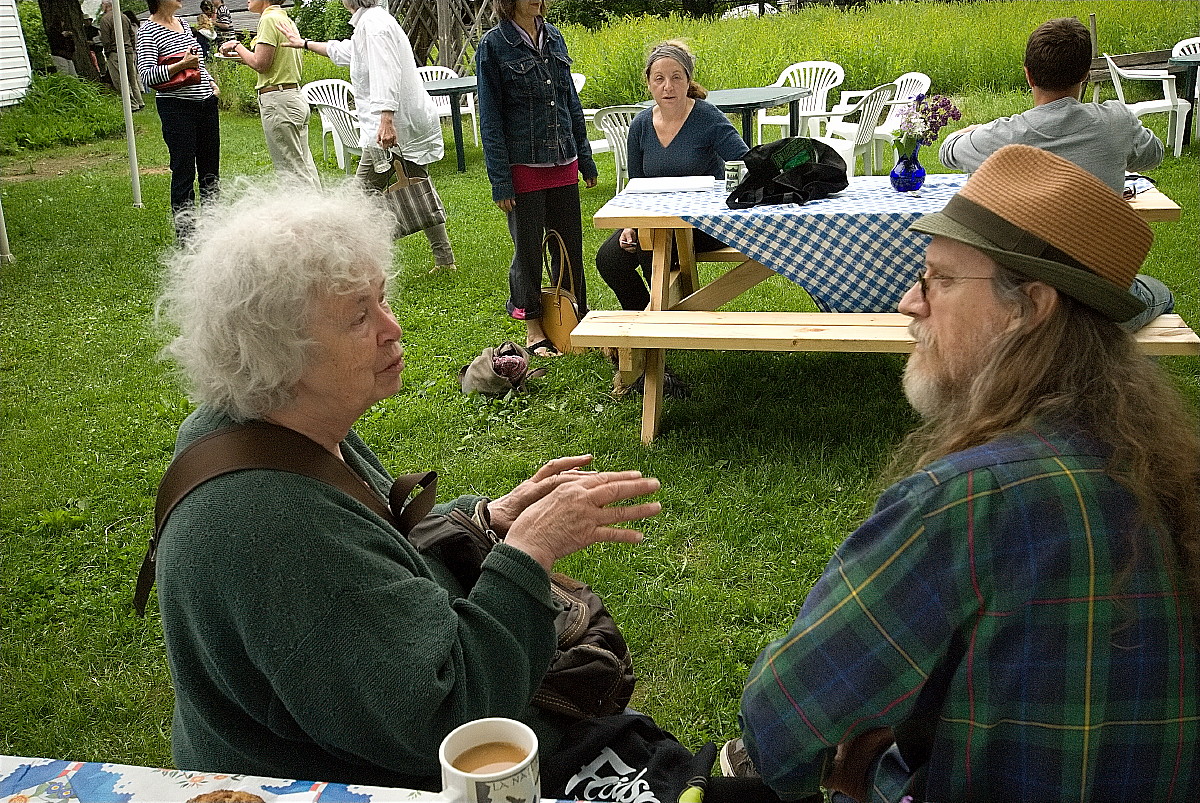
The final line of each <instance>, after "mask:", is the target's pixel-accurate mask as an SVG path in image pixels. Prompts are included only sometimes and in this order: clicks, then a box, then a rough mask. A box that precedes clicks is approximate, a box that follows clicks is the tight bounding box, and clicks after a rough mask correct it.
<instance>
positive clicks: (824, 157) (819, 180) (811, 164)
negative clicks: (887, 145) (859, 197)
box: [725, 137, 850, 209]
mask: <svg viewBox="0 0 1200 803" xmlns="http://www.w3.org/2000/svg"><path fill="white" fill-rule="evenodd" d="M745 162H746V177H745V178H743V179H742V180H741V182H740V183H739V184H738V185H737V186H736V187H734V189H733V192H731V193H729V197H728V198H727V199H726V200H725V205H726V206H728V207H729V208H730V209H749V208H750V207H752V206H762V205H766V204H803V203H806V202H808V201H815V200H817V199H818V198H824V197H826V196H829V195H833V194H834V193H835V192H841V191H842V190H844V189H846V187H848V186H850V181H849V179H847V178H846V162H845V161H844V160H843V159H842V157H841V156H839V155H838V152H837V151H835V150H834V149H833V148H831V147H829V146H828V145H826V144H825V143H824V142H819V141H817V140H815V139H809V138H808V137H785V138H784V139H781V140H778V141H776V142H768V143H766V144H765V145H755V146H754V147H753V148H751V149H750V150H749V151H747V152H746V156H745Z"/></svg>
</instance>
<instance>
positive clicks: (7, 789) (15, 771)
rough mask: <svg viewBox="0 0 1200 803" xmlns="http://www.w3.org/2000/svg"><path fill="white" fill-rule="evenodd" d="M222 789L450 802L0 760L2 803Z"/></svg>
mask: <svg viewBox="0 0 1200 803" xmlns="http://www.w3.org/2000/svg"><path fill="white" fill-rule="evenodd" d="M218 789H236V790H238V791H242V792H250V793H251V794H255V795H258V796H259V797H261V798H262V799H263V800H264V801H266V802H267V803H318V801H319V803H393V802H398V801H427V802H428V803H445V800H446V799H445V798H444V797H442V795H440V794H438V793H436V792H421V791H417V790H415V789H395V788H389V787H381V786H357V785H354V784H340V783H323V782H312V781H292V780H285V779H282V778H261V777H256V776H253V775H222V774H219V773H210V772H184V771H182V770H167V769H155V768H152V767H135V766H130V765H128V764H107V763H104V764H101V763H95V762H83V761H62V760H58V759H49V758H21V757H19V756H0V803H73V802H74V801H78V803H184V801H187V800H190V799H191V798H193V797H195V796H196V795H199V794H203V793H204V792H212V791H215V790H218Z"/></svg>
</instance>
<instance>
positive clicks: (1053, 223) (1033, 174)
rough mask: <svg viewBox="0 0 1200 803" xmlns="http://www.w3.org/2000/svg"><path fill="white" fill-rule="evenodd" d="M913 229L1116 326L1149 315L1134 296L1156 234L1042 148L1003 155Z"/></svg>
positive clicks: (1089, 178) (1105, 190)
mask: <svg viewBox="0 0 1200 803" xmlns="http://www.w3.org/2000/svg"><path fill="white" fill-rule="evenodd" d="M909 228H910V229H911V230H913V231H919V232H922V233H924V234H933V235H937V236H941V237H949V238H950V239H952V240H958V241H959V242H962V243H966V244H967V245H969V246H972V247H974V248H978V249H979V250H980V251H983V252H984V253H985V254H987V255H988V256H990V257H991V258H992V259H994V260H996V262H998V263H1000V264H1001V265H1004V266H1005V267H1008V268H1011V269H1012V270H1014V271H1016V272H1017V273H1020V274H1021V275H1022V276H1027V277H1028V278H1030V279H1036V280H1039V281H1042V282H1045V283H1046V284H1048V285H1050V286H1051V287H1054V288H1056V289H1058V290H1059V291H1061V292H1063V293H1066V294H1067V295H1069V296H1071V297H1072V298H1074V299H1075V300H1077V301H1079V302H1080V303H1082V304H1086V305H1087V306H1089V307H1091V308H1092V309H1094V310H1096V311H1097V312H1099V313H1101V314H1102V315H1104V316H1106V317H1107V318H1109V319H1110V320H1113V321H1117V322H1121V321H1127V320H1129V319H1130V318H1132V317H1133V316H1135V315H1137V314H1138V313H1139V312H1141V311H1142V310H1144V309H1145V308H1146V305H1145V304H1144V303H1143V302H1142V301H1141V300H1139V299H1137V298H1135V297H1134V296H1133V295H1131V294H1130V292H1129V288H1130V286H1131V285H1132V284H1133V280H1134V277H1135V276H1137V272H1138V269H1139V268H1141V266H1142V261H1143V260H1144V259H1145V258H1146V253H1147V252H1148V251H1149V250H1150V243H1151V242H1153V240H1154V234H1153V233H1152V232H1151V231H1150V227H1149V226H1148V225H1147V224H1146V222H1145V221H1144V220H1142V219H1141V218H1140V217H1139V216H1138V214H1137V213H1136V212H1134V211H1133V210H1132V209H1131V208H1130V207H1129V203H1128V202H1127V201H1125V199H1123V198H1122V197H1121V196H1120V195H1118V194H1117V193H1115V192H1113V191H1112V189H1111V188H1110V187H1108V185H1106V184H1105V183H1104V182H1102V181H1100V179H1098V178H1096V177H1095V176H1093V175H1092V174H1091V173H1089V172H1087V171H1086V170H1083V169H1082V168H1080V167H1078V166H1076V165H1075V164H1073V163H1071V162H1069V161H1067V160H1066V159H1063V158H1062V157H1059V156H1055V155H1054V154H1052V153H1050V152H1049V151H1044V150H1042V149H1041V148H1033V147H1030V146H1028V145H1007V146H1005V147H1003V148H1001V149H1000V150H998V151H996V152H995V153H993V154H992V155H991V156H990V157H988V159H987V161H985V162H984V163H983V164H982V165H980V167H979V169H978V170H976V171H975V172H974V173H973V174H972V175H971V177H970V178H969V179H968V180H967V183H966V185H965V186H964V187H963V188H962V190H960V191H959V192H958V193H957V194H956V195H955V196H954V197H953V198H951V199H950V202H949V203H948V204H946V207H945V208H944V209H943V210H942V211H941V212H935V213H933V214H931V215H926V216H924V217H922V218H920V219H918V220H917V221H916V222H915V223H913V224H912V225H911V226H910V227H909Z"/></svg>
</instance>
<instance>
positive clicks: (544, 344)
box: [525, 338, 562, 357]
mask: <svg viewBox="0 0 1200 803" xmlns="http://www.w3.org/2000/svg"><path fill="white" fill-rule="evenodd" d="M525 348H526V349H528V350H529V353H530V354H532V355H533V356H535V357H561V356H562V352H561V351H559V350H558V349H557V348H555V347H554V344H553V343H551V342H550V338H546V339H545V340H539V341H538V342H536V343H534V344H533V345H531V346H526V347H525Z"/></svg>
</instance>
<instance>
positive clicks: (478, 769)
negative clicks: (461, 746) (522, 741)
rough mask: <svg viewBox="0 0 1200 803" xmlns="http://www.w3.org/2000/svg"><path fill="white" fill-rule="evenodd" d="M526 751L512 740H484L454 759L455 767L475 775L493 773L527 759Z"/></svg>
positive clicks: (507, 768)
mask: <svg viewBox="0 0 1200 803" xmlns="http://www.w3.org/2000/svg"><path fill="white" fill-rule="evenodd" d="M525 755H526V754H525V751H524V750H522V749H521V748H519V747H517V746H516V745H515V744H513V743H512V742H484V743H483V744H479V745H475V746H474V747H468V748H467V750H466V752H464V753H462V754H461V755H459V757H458V758H456V759H454V760H453V761H452V762H450V763H451V764H453V765H454V769H456V770H460V771H462V772H466V773H471V774H474V775H491V774H492V773H496V772H501V771H503V770H510V769H512V768H513V767H515V766H517V765H518V764H520V763H521V762H522V761H524V760H525Z"/></svg>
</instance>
